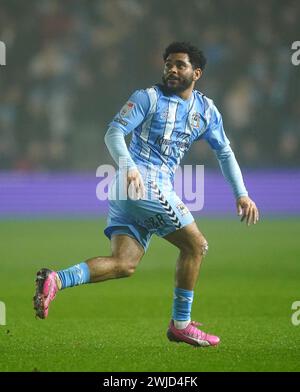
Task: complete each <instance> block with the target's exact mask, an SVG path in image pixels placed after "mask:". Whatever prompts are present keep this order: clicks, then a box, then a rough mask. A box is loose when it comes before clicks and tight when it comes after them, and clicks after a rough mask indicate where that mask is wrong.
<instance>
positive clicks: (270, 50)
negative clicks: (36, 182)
mask: <svg viewBox="0 0 300 392" xmlns="http://www.w3.org/2000/svg"><path fill="white" fill-rule="evenodd" d="M299 23H300V3H299V0H286V1H284V0H264V1H262V2H259V1H255V2H254V1H251V0H242V1H241V0H201V1H200V0H186V1H182V0H165V1H162V0H88V1H84V0H64V1H58V0H38V1H35V0H26V1H20V0H1V2H0V40H1V41H3V42H5V44H6V47H7V56H6V66H1V67H0V170H2V169H4V170H7V169H17V170H94V169H95V168H96V167H97V166H98V165H99V164H103V163H109V162H111V161H110V157H109V154H108V152H107V150H106V147H105V145H104V142H103V137H104V134H105V132H106V130H107V124H108V123H109V121H110V120H111V118H112V117H113V116H114V114H115V113H116V112H117V111H118V110H119V109H120V108H121V107H122V105H123V104H124V103H125V102H126V100H127V98H128V97H129V96H130V95H131V93H132V92H133V91H134V90H136V89H139V88H146V87H149V86H151V85H153V84H155V83H157V82H160V81H161V75H162V69H163V61H162V52H163V50H164V48H165V47H166V46H167V45H168V44H169V43H170V42H172V41H174V40H180V41H190V42H192V43H193V44H195V45H197V46H198V47H199V48H201V49H202V50H203V51H204V53H205V55H206V57H207V59H208V64H207V68H206V69H205V72H204V75H203V78H202V79H201V80H200V82H199V84H198V85H197V88H198V89H199V90H200V91H202V92H203V93H204V94H205V95H207V96H208V97H210V98H212V99H213V100H214V102H215V104H216V105H217V107H218V108H219V110H220V111H221V113H222V115H223V120H224V125H225V130H226V133H227V134H228V137H229V138H230V140H231V143H232V146H233V148H234V151H235V153H236V156H237V157H238V160H239V162H240V163H241V165H243V166H244V167H249V168H267V167H293V166H299V164H300V66H298V67H297V66H294V65H293V64H292V62H291V55H292V50H291V44H292V42H294V41H297V40H300V35H299V31H300V30H299ZM186 162H187V163H197V164H205V165H209V166H214V165H215V159H214V156H213V154H212V153H211V152H210V151H209V149H208V148H207V146H206V145H205V143H197V144H195V145H194V146H193V148H192V150H191V153H190V155H189V157H188V159H187V160H186Z"/></svg>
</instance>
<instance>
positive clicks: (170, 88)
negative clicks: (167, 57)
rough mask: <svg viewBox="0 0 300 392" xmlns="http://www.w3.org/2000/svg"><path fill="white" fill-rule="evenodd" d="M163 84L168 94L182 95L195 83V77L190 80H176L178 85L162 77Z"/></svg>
mask: <svg viewBox="0 0 300 392" xmlns="http://www.w3.org/2000/svg"><path fill="white" fill-rule="evenodd" d="M162 82H163V85H164V88H165V89H166V90H167V92H169V93H171V94H178V93H182V92H183V91H185V90H186V89H188V88H189V87H190V86H191V85H192V83H193V76H191V77H189V78H178V79H177V80H176V83H174V84H173V83H172V81H170V79H168V78H166V77H165V76H163V77H162Z"/></svg>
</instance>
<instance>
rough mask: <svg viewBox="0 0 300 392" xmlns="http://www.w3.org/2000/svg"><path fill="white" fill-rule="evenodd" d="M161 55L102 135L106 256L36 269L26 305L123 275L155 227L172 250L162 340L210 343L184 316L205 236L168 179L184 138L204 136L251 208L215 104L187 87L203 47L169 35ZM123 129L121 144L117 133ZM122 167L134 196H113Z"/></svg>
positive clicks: (252, 213) (245, 215) (249, 209)
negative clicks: (150, 82) (109, 180)
mask: <svg viewBox="0 0 300 392" xmlns="http://www.w3.org/2000/svg"><path fill="white" fill-rule="evenodd" d="M163 59H164V71H163V78H162V82H163V83H162V84H157V85H155V86H153V87H150V88H148V89H145V90H138V91H135V92H134V93H133V94H132V96H131V97H130V98H129V100H128V101H127V103H126V104H125V105H124V106H123V108H122V109H121V110H120V112H119V113H118V114H117V115H116V116H115V118H114V119H113V120H112V122H111V123H110V125H109V128H108V130H107V132H106V135H105V143H106V145H107V147H108V150H109V152H110V154H111V156H112V157H113V159H114V160H115V162H116V163H117V164H119V162H121V161H122V162H123V165H122V167H120V168H119V169H120V170H119V171H118V173H117V175H116V178H115V180H114V181H113V184H112V186H111V189H112V193H111V194H114V197H111V198H110V201H109V216H108V224H107V227H106V229H105V234H106V236H107V237H108V238H109V239H110V241H111V255H110V256H105V257H103V256H98V257H93V258H91V259H89V260H86V261H85V262H82V263H80V264H77V265H75V266H73V267H70V268H67V269H65V270H61V271H58V272H55V271H53V270H49V269H47V268H43V269H41V270H40V271H39V272H38V273H37V278H36V293H35V296H34V298H33V299H34V308H35V311H36V315H37V316H38V317H40V318H42V319H43V318H46V317H47V315H48V309H49V304H50V302H51V301H52V300H53V299H54V297H55V296H56V293H57V292H58V291H59V290H63V289H65V288H67V287H72V286H77V285H81V284H86V283H96V282H101V281H104V280H108V279H116V278H123V277H128V276H131V275H132V274H133V273H134V271H135V268H136V267H137V265H138V263H139V262H140V260H141V259H142V257H143V255H144V253H145V252H146V250H147V248H148V245H149V242H150V238H151V236H152V234H156V235H158V236H160V237H162V238H164V239H165V240H167V241H168V242H170V243H171V244H173V245H174V246H176V247H177V248H178V249H179V257H178V260H177V265H176V278H175V287H174V299H173V309H172V317H171V321H170V323H169V327H168V330H167V337H168V339H169V340H170V341H176V342H185V343H187V344H190V345H193V346H202V347H204V346H216V345H217V344H218V343H219V342H220V339H219V337H217V336H214V335H210V334H208V333H205V332H203V331H201V330H200V329H199V328H197V326H198V325H199V323H196V322H194V321H191V308H192V302H193V294H194V288H195V284H196V281H197V278H198V273H199V268H200V265H201V261H202V259H203V257H204V256H205V254H206V252H207V250H208V245H207V241H206V239H205V237H204V235H203V234H202V233H201V232H200V231H199V229H198V227H197V225H196V223H195V221H194V219H193V216H192V215H191V213H190V211H189V210H188V209H187V207H186V206H185V205H184V204H183V202H182V201H181V200H180V199H179V197H178V196H177V195H176V193H175V191H174V189H173V185H172V184H173V179H174V173H175V170H176V168H177V166H178V165H179V163H180V161H181V159H182V157H183V156H184V154H185V152H186V151H188V149H189V148H190V146H191V145H192V143H194V142H196V141H198V140H205V141H206V142H207V143H208V144H209V145H210V147H211V148H212V149H213V151H214V153H215V155H216V158H217V160H218V161H219V164H220V167H221V170H222V173H223V175H224V177H225V178H226V180H228V182H229V184H230V185H231V187H232V191H233V194H234V197H235V199H236V206H237V213H238V215H240V216H241V221H246V223H247V224H248V225H250V224H252V223H254V224H255V223H256V222H257V221H258V219H259V213H258V210H257V208H256V205H255V203H254V202H253V201H252V200H251V199H250V198H249V197H248V193H247V190H246V188H245V185H244V182H243V178H242V174H241V171H240V168H239V166H238V163H237V161H236V159H235V156H234V153H233V151H232V149H231V147H230V143H229V140H228V139H227V137H226V135H225V132H224V129H223V123H222V117H221V115H220V113H219V111H218V109H217V108H216V106H215V105H214V103H213V101H212V100H211V99H209V98H207V97H206V96H205V95H204V94H202V93H201V92H199V91H197V90H194V86H195V83H196V82H197V80H199V79H200V77H201V76H202V73H203V70H204V68H205V64H206V59H205V57H204V55H203V53H202V52H201V51H200V50H199V49H197V48H196V47H194V46H192V45H191V44H189V43H185V42H174V43H171V44H170V45H169V46H168V47H167V48H166V50H165V52H164V55H163ZM130 132H132V140H131V143H130V147H129V149H128V148H127V146H126V143H125V140H124V137H125V135H127V134H129V133H130ZM124 162H125V170H124ZM124 172H125V175H126V177H125V187H126V188H127V189H126V193H127V190H129V189H131V190H133V191H134V192H133V193H134V194H135V197H132V198H130V197H120V194H121V193H122V192H121V190H122V189H123V185H124V184H123V185H120V184H122V181H119V179H122V178H123V173H124ZM166 179H167V180H166ZM121 188H122V189H121ZM123 196H124V195H123Z"/></svg>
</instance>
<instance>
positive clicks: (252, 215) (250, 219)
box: [236, 196, 259, 226]
mask: <svg viewBox="0 0 300 392" xmlns="http://www.w3.org/2000/svg"><path fill="white" fill-rule="evenodd" d="M236 206H237V212H238V215H239V216H241V222H243V221H244V220H245V219H246V223H247V225H248V226H250V225H251V224H252V223H254V224H256V223H257V222H258V220H259V212H258V209H257V207H256V205H255V203H254V201H253V200H251V199H250V197H248V196H241V197H239V198H238V199H237V201H236Z"/></svg>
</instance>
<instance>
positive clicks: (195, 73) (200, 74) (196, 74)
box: [193, 68, 202, 82]
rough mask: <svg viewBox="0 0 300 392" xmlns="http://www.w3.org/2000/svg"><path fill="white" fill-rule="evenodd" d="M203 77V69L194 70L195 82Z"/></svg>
mask: <svg viewBox="0 0 300 392" xmlns="http://www.w3.org/2000/svg"><path fill="white" fill-rule="evenodd" d="M201 76H202V69H201V68H195V69H194V77H193V80H194V82H196V81H197V80H198V79H200V78H201Z"/></svg>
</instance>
